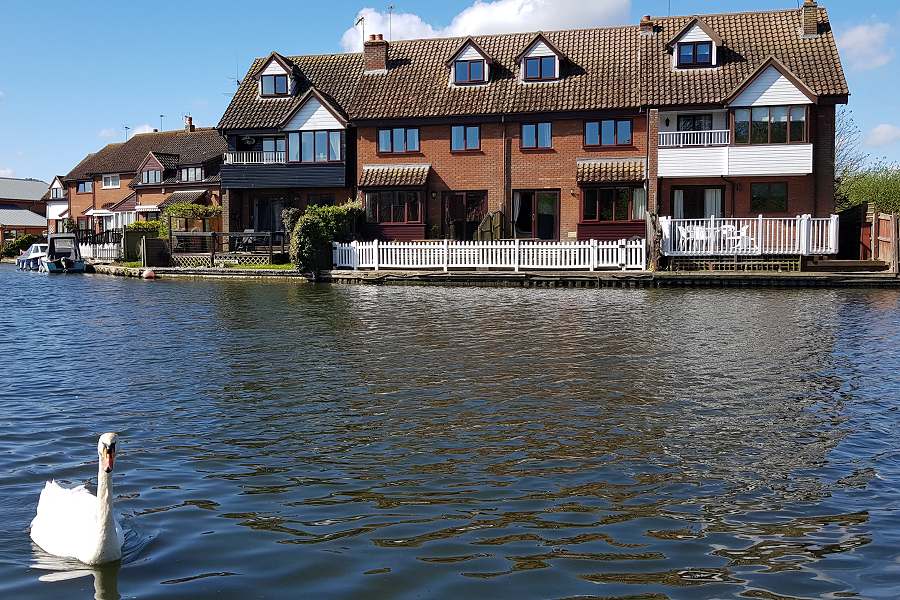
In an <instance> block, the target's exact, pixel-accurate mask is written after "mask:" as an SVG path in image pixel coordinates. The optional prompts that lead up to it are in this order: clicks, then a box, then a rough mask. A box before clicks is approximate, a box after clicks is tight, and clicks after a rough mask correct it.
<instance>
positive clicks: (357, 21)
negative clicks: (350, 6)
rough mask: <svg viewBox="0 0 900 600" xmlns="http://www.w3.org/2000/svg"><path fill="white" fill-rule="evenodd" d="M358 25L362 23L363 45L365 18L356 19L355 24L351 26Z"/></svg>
mask: <svg viewBox="0 0 900 600" xmlns="http://www.w3.org/2000/svg"><path fill="white" fill-rule="evenodd" d="M360 23H362V41H363V43H365V42H366V18H365V17H360V18H358V19H357V20H356V23H354V24H353V26H354V27H356V26H357V25H359V24H360Z"/></svg>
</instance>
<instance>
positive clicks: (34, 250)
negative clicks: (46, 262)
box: [16, 244, 47, 271]
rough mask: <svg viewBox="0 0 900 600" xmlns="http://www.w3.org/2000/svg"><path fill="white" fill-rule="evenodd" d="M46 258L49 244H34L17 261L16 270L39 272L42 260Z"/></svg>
mask: <svg viewBox="0 0 900 600" xmlns="http://www.w3.org/2000/svg"><path fill="white" fill-rule="evenodd" d="M45 256H47V244H32V245H31V246H29V247H28V250H26V251H25V252H23V253H22V254H20V255H19V258H17V259H16V268H17V269H19V270H20V271H37V270H38V269H40V268H41V259H42V258H44V257H45Z"/></svg>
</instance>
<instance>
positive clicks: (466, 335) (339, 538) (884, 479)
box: [0, 265, 900, 600]
mask: <svg viewBox="0 0 900 600" xmlns="http://www.w3.org/2000/svg"><path fill="white" fill-rule="evenodd" d="M0 289H2V290H3V294H2V300H0V307H2V310H0V331H2V336H0V350H2V355H3V362H2V366H0V373H2V389H0V597H3V598H26V597H27V598H90V597H92V596H93V595H94V594H95V593H97V595H98V597H104V598H116V597H119V595H121V596H122V597H126V598H134V597H137V598H159V597H178V598H216V599H218V600H221V599H223V598H236V597H239V598H287V597H292V598H296V597H299V596H300V595H305V596H307V597H347V598H349V597H366V598H379V597H382V598H421V597H447V598H465V597H468V598H475V597H483V598H488V597H490V598H551V597H552V598H559V597H572V596H596V597H603V598H641V599H657V598H660V599H661V598H691V599H694V598H732V597H738V598H763V599H775V598H822V597H825V598H846V597H865V598H896V597H898V595H900V513H898V509H900V489H898V485H900V449H898V427H897V424H898V417H900V411H898V408H900V392H898V389H900V388H898V384H900V344H898V342H900V311H898V300H900V294H898V293H896V292H893V291H821V290H817V291H786V290H746V291H703V290H685V291H678V290H675V291H673V290H517V289H516V290H513V289H509V290H506V289H487V290H481V289H462V288H460V289H456V288H425V287H385V288H378V287H327V286H304V285H299V284H294V283H272V282H237V281H234V282H231V281H229V282H224V281H190V282H170V281H157V282H142V281H133V280H124V279H118V278H105V277H100V276H87V275H86V276H58V277H54V278H51V277H48V276H46V275H40V274H22V273H16V272H15V271H13V270H12V269H11V268H10V267H9V266H8V265H2V266H0ZM107 430H114V431H118V432H119V433H120V455H119V459H118V461H117V470H116V473H115V477H114V482H115V497H116V503H117V509H118V510H119V511H120V512H121V513H122V514H123V516H124V522H125V526H126V529H127V531H128V536H129V537H128V542H127V545H128V557H127V560H126V561H124V564H122V565H121V566H118V565H113V566H110V567H106V568H103V569H100V570H96V571H86V572H81V573H74V575H84V576H83V577H78V578H72V579H62V578H63V577H66V576H68V575H73V573H66V572H62V573H60V572H56V571H52V570H49V571H48V570H47V568H51V569H60V568H67V569H72V568H76V569H77V566H75V565H66V564H59V563H58V561H56V562H54V561H52V560H49V559H48V557H46V556H44V555H42V553H41V552H40V551H39V550H38V549H36V548H35V547H34V546H33V545H32V544H31V541H30V539H29V537H28V525H29V522H30V520H31V518H32V517H33V515H34V510H35V506H36V503H37V499H38V494H39V491H40V489H41V486H42V485H43V482H44V481H45V480H46V479H49V478H51V477H56V478H59V479H61V480H64V481H66V482H68V483H71V484H78V483H85V482H89V483H90V485H93V484H94V483H95V482H96V471H97V468H96V462H95V461H96V450H95V448H96V438H97V435H98V433H100V432H102V431H107ZM41 567H43V568H41ZM39 578H43V579H62V580H60V581H43V580H39Z"/></svg>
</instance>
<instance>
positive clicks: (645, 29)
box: [640, 15, 653, 35]
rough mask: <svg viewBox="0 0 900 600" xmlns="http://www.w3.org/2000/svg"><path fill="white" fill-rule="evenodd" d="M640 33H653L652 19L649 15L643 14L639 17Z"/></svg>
mask: <svg viewBox="0 0 900 600" xmlns="http://www.w3.org/2000/svg"><path fill="white" fill-rule="evenodd" d="M640 29H641V35H652V34H653V21H651V20H650V15H644V16H643V17H641V24H640Z"/></svg>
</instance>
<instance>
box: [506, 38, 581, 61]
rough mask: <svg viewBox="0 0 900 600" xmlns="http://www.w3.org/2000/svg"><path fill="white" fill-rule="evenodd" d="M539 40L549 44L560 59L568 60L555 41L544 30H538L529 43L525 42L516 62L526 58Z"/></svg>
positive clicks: (546, 44)
mask: <svg viewBox="0 0 900 600" xmlns="http://www.w3.org/2000/svg"><path fill="white" fill-rule="evenodd" d="M538 42H543V43H544V45H545V46H547V47H548V48H549V49H550V51H551V52H553V54H555V55H556V56H557V57H558V58H559V60H560V61H563V60H568V57H567V56H566V55H565V54H563V53H562V52H560V50H559V48H557V47H556V46H554V45H553V43H552V42H551V41H550V40H548V39H547V36H545V35H544V32H543V31H539V32H537V34H535V36H534V37H533V38H531V40H530V41H529V42H528V43H527V44H525V47H524V48H522V51H521V52H519V53H518V54H517V55H516V57H515V59H514V60H515V61H516V62H520V61H521V60H522V59H523V58H525V55H526V54H528V51H529V50H531V48H532V47H533V46H534V45H535V44H537V43H538Z"/></svg>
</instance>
